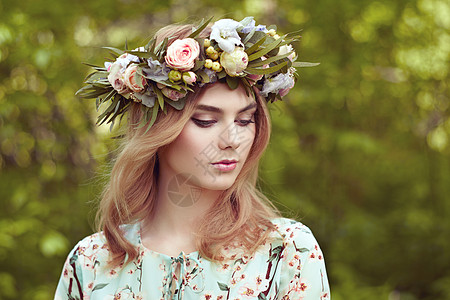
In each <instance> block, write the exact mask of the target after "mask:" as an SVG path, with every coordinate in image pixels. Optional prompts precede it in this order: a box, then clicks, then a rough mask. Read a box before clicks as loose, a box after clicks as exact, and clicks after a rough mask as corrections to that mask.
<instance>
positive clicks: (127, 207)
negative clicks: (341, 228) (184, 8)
mask: <svg viewBox="0 0 450 300" xmlns="http://www.w3.org/2000/svg"><path fill="white" fill-rule="evenodd" d="M191 32H192V25H170V26H167V27H165V28H163V29H161V30H160V31H158V32H157V33H156V36H157V39H158V40H159V41H161V40H163V39H165V38H166V37H172V38H174V39H183V38H186V37H187V36H188V35H189V34H190V33H191ZM209 32H210V29H209V28H206V29H205V30H204V31H203V32H202V34H201V35H200V37H203V38H205V37H207V36H208V35H209ZM174 39H171V40H169V44H170V43H171V41H173V40H174ZM201 92H202V89H201V88H198V87H197V88H196V90H195V92H194V93H190V94H189V96H188V97H187V99H186V105H185V107H184V109H183V110H181V111H178V110H176V109H173V108H172V107H170V106H167V108H168V109H167V114H162V113H160V114H159V115H158V117H157V119H156V121H155V123H154V124H153V126H152V127H151V128H150V130H149V131H148V132H145V129H146V127H145V126H144V127H143V128H139V127H138V126H137V124H139V123H140V120H141V118H142V113H141V110H140V104H137V103H134V104H133V105H132V107H131V108H130V111H129V116H128V130H127V132H126V135H125V138H124V140H123V143H122V145H121V147H120V151H119V153H118V155H117V158H116V160H115V162H114V166H113V168H112V171H111V177H110V181H109V183H108V184H107V185H106V187H105V189H104V191H103V194H102V199H101V201H100V206H99V210H98V213H97V221H98V222H97V225H98V229H99V230H103V232H104V235H105V237H106V240H107V243H108V247H109V250H110V255H111V257H110V264H111V265H112V266H117V265H119V264H120V263H122V262H124V261H125V259H127V262H129V261H132V260H133V259H135V258H136V257H137V254H138V253H137V249H136V248H135V247H134V246H133V245H132V244H131V243H130V242H129V241H128V240H127V239H126V238H125V237H124V235H123V232H122V230H121V229H120V226H121V225H122V224H131V223H134V222H138V221H142V220H144V219H145V217H146V216H148V215H149V214H152V213H153V211H154V207H155V203H156V201H157V198H156V194H157V179H158V173H159V163H158V155H157V152H158V149H160V148H162V147H164V146H167V145H169V144H170V143H172V142H173V141H174V140H175V139H176V138H177V137H178V135H179V134H180V133H181V131H182V130H183V128H184V126H185V124H186V123H187V122H188V121H189V119H190V117H191V115H192V114H193V112H194V110H195V105H196V103H197V101H198V99H199V95H200V94H201ZM255 95H256V99H255V100H256V103H257V110H256V113H255V125H256V126H255V127H256V131H255V139H254V142H253V145H252V147H251V149H250V153H249V155H248V157H247V160H246V161H245V163H244V165H243V167H242V169H241V172H240V173H239V175H238V176H237V178H236V180H235V182H234V183H233V184H232V186H231V187H230V188H228V189H226V190H224V191H223V192H222V193H221V195H220V197H219V198H218V199H217V200H216V202H215V203H214V205H212V208H211V209H210V210H209V211H208V212H207V213H206V215H205V216H204V218H203V220H202V222H201V223H200V224H199V230H198V232H196V246H197V249H198V251H199V253H200V254H201V255H202V256H203V257H204V258H206V259H209V260H211V261H220V260H223V259H225V258H226V257H224V255H223V253H222V249H223V248H224V247H226V246H229V245H232V244H238V245H242V247H243V250H244V251H246V252H247V253H253V252H254V251H255V250H256V249H257V248H258V247H259V246H260V245H262V244H263V243H264V242H265V241H266V239H267V237H268V234H269V232H270V231H271V229H274V225H273V224H272V222H271V219H272V218H275V217H277V216H279V213H278V211H277V210H276V208H275V207H274V206H273V205H272V204H271V202H270V201H269V200H268V199H267V198H266V197H265V196H264V195H263V194H262V193H261V192H260V191H259V190H258V188H257V187H256V183H257V178H258V164H259V161H260V158H261V156H262V154H263V152H264V151H265V149H266V147H267V145H268V143H269V139H270V132H271V124H270V118H269V112H268V109H267V106H266V101H265V99H264V98H262V97H261V96H259V93H258V91H255Z"/></svg>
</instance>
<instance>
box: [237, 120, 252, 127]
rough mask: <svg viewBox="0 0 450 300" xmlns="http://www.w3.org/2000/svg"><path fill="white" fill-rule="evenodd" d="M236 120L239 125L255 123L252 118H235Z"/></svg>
mask: <svg viewBox="0 0 450 300" xmlns="http://www.w3.org/2000/svg"><path fill="white" fill-rule="evenodd" d="M237 122H238V124H239V125H240V126H247V125H249V124H251V123H255V121H253V120H237Z"/></svg>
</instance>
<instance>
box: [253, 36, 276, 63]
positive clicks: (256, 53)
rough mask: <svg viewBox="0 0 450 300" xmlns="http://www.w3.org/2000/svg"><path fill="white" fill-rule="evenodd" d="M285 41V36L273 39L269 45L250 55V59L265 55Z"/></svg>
mask: <svg viewBox="0 0 450 300" xmlns="http://www.w3.org/2000/svg"><path fill="white" fill-rule="evenodd" d="M282 41H283V38H279V39H278V40H275V41H273V42H272V43H270V44H269V45H267V46H266V47H265V48H264V49H261V50H259V51H258V52H255V53H253V54H252V55H250V56H249V57H248V60H249V61H252V60H255V59H257V58H260V57H261V56H263V55H264V54H266V53H268V52H270V51H271V50H272V49H274V48H276V47H277V46H278V45H280V44H281V42H282Z"/></svg>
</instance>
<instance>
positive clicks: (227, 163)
mask: <svg viewBox="0 0 450 300" xmlns="http://www.w3.org/2000/svg"><path fill="white" fill-rule="evenodd" d="M234 163H237V161H236V160H235V159H231V160H230V159H224V160H221V161H218V162H215V163H212V164H213V165H215V164H224V165H229V164H234Z"/></svg>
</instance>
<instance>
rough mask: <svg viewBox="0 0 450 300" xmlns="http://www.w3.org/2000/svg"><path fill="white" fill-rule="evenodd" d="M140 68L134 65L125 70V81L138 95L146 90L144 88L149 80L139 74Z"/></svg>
mask: <svg viewBox="0 0 450 300" xmlns="http://www.w3.org/2000/svg"><path fill="white" fill-rule="evenodd" d="M137 68H138V66H137V65H136V64H132V65H130V66H128V68H127V69H126V70H125V74H124V80H125V84H126V85H127V86H128V88H129V89H130V90H131V91H133V92H136V93H140V92H142V91H143V90H144V88H145V87H144V86H145V85H146V84H147V80H146V79H145V78H144V77H143V76H142V75H141V74H138V73H137Z"/></svg>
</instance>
